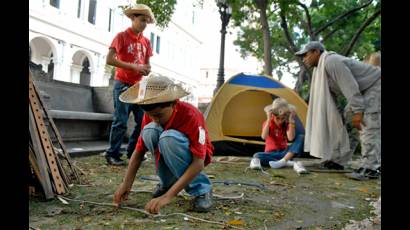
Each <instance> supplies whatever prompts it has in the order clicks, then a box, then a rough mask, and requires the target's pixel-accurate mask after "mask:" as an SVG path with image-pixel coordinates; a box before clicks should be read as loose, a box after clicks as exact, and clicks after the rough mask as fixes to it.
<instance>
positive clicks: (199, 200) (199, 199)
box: [193, 190, 213, 212]
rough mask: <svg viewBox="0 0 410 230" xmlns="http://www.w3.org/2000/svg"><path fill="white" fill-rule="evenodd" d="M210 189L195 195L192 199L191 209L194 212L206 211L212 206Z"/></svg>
mask: <svg viewBox="0 0 410 230" xmlns="http://www.w3.org/2000/svg"><path fill="white" fill-rule="evenodd" d="M212 204H213V202H212V190H211V191H209V192H207V193H205V194H202V195H199V196H196V197H195V198H194V200H193V206H194V207H193V210H194V211H196V212H208V211H209V210H210V209H211V207H212Z"/></svg>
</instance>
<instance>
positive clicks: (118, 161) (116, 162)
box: [105, 155, 125, 166]
mask: <svg viewBox="0 0 410 230" xmlns="http://www.w3.org/2000/svg"><path fill="white" fill-rule="evenodd" d="M105 159H106V160H107V163H108V164H109V165H116V166H120V165H125V161H123V160H121V159H119V158H118V159H117V158H115V157H110V156H107V155H106V156H105Z"/></svg>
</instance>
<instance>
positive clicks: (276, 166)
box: [269, 158, 287, 169]
mask: <svg viewBox="0 0 410 230" xmlns="http://www.w3.org/2000/svg"><path fill="white" fill-rule="evenodd" d="M269 165H270V167H271V168H273V169H279V168H283V167H285V166H286V165H287V161H286V160H285V159H283V158H282V159H281V160H278V161H269Z"/></svg>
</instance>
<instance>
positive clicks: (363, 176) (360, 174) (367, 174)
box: [345, 168, 380, 180]
mask: <svg viewBox="0 0 410 230" xmlns="http://www.w3.org/2000/svg"><path fill="white" fill-rule="evenodd" d="M345 175H346V176H347V177H348V178H350V179H353V180H369V179H379V177H380V171H378V170H371V169H367V168H359V169H357V170H355V171H354V172H352V173H347V174H345Z"/></svg>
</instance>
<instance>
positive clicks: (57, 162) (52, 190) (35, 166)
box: [28, 71, 82, 199]
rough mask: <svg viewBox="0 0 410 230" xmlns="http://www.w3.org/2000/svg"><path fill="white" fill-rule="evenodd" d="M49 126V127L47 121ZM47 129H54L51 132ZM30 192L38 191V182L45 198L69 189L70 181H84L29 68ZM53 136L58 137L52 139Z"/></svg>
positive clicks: (78, 182)
mask: <svg viewBox="0 0 410 230" xmlns="http://www.w3.org/2000/svg"><path fill="white" fill-rule="evenodd" d="M46 122H47V124H48V127H49V128H47V124H46ZM48 130H51V131H50V132H49V131H48ZM29 132H30V138H29V150H28V154H29V161H30V174H31V175H30V178H31V179H34V183H31V185H30V184H29V193H33V191H35V192H37V193H38V188H36V186H35V185H36V184H37V185H39V187H41V189H40V190H41V193H42V194H43V195H44V197H45V198H46V199H52V198H54V196H55V195H59V194H65V193H67V192H68V190H69V187H70V185H71V184H74V183H76V184H81V183H82V181H81V177H80V173H79V170H77V168H76V167H75V165H73V164H72V163H71V159H70V156H69V154H68V152H67V149H66V148H65V146H64V143H63V141H62V138H61V136H60V134H59V132H58V130H57V127H56V125H55V124H54V121H53V119H52V118H51V117H50V115H49V113H48V110H47V108H46V105H45V104H44V103H43V102H42V100H41V98H40V95H39V93H38V90H37V88H36V86H35V85H34V82H33V78H32V76H31V73H30V71H29ZM50 134H51V135H53V136H52V137H53V138H54V139H55V140H56V141H55V143H53V142H52V139H51V136H50Z"/></svg>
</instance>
